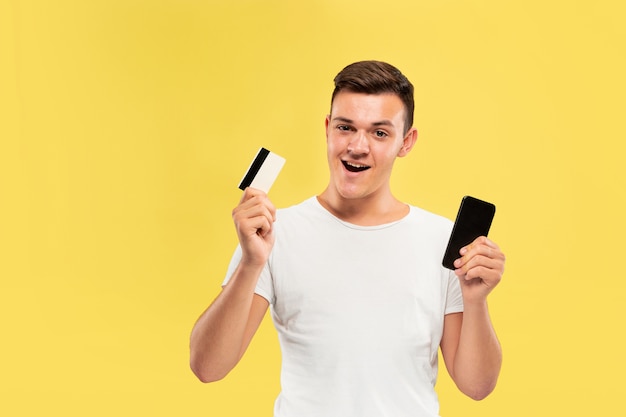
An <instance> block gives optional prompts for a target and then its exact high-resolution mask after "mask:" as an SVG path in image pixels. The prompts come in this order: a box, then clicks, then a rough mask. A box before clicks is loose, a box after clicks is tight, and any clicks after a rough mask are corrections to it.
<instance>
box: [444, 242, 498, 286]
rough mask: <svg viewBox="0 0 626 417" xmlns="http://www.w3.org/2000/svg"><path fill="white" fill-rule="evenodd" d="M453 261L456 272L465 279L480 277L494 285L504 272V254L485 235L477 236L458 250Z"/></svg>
mask: <svg viewBox="0 0 626 417" xmlns="http://www.w3.org/2000/svg"><path fill="white" fill-rule="evenodd" d="M460 254H461V257H460V258H459V259H457V260H456V261H455V262H454V266H455V267H456V268H457V269H456V271H455V272H456V274H457V275H459V276H464V278H465V280H472V279H476V278H480V279H482V280H483V281H485V283H486V284H488V285H490V286H491V285H496V284H497V283H498V282H499V281H500V279H501V278H502V274H503V273H504V263H505V256H504V253H502V251H501V250H500V248H499V247H498V245H497V244H495V243H494V242H493V241H491V240H489V239H487V238H486V237H485V236H481V237H478V238H477V239H476V240H474V241H473V242H472V243H471V244H469V245H468V246H465V247H464V248H462V249H461V251H460Z"/></svg>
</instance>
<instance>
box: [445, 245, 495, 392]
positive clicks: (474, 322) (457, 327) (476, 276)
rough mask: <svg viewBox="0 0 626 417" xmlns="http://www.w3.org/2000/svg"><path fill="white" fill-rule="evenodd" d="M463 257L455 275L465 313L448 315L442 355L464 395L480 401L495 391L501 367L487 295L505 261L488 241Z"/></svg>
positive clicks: (459, 260) (464, 253)
mask: <svg viewBox="0 0 626 417" xmlns="http://www.w3.org/2000/svg"><path fill="white" fill-rule="evenodd" d="M461 255H462V257H461V258H459V259H457V261H456V262H455V267H456V268H457V269H456V271H455V273H456V274H457V276H458V277H459V281H460V284H461V292H462V294H463V304H464V311H463V313H455V314H448V315H446V317H445V319H444V331H443V337H442V340H441V352H442V356H443V358H444V361H445V363H446V368H447V369H448V372H449V373H450V376H451V377H452V379H453V380H454V382H455V384H456V385H457V387H458V388H459V389H460V390H461V392H463V393H464V394H466V395H468V396H469V397H471V398H473V399H475V400H481V399H483V398H485V397H486V396H487V395H489V394H490V393H491V391H493V389H494V388H495V386H496V381H497V379H498V375H499V374H500V368H501V365H502V350H501V348H500V343H499V342H498V338H497V337H496V333H495V330H494V328H493V325H492V323H491V319H490V317H489V309H488V307H487V295H488V294H489V293H490V292H491V290H493V288H494V287H495V286H496V285H497V284H498V283H499V282H500V280H501V278H502V274H503V273H504V262H505V257H504V254H503V253H502V252H501V251H500V248H499V247H498V246H497V245H496V244H495V243H493V242H492V241H490V240H489V239H487V238H486V237H479V238H478V239H476V240H475V241H474V242H473V243H472V244H470V245H469V246H467V247H465V248H463V249H461Z"/></svg>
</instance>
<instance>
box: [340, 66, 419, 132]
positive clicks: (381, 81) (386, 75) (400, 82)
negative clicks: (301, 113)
mask: <svg viewBox="0 0 626 417" xmlns="http://www.w3.org/2000/svg"><path fill="white" fill-rule="evenodd" d="M334 81H335V90H334V91H333V95H332V98H331V101H330V105H331V107H332V104H333V101H334V100H335V96H336V95H337V94H338V93H339V92H340V91H343V90H345V91H350V92H353V93H363V94H384V93H392V94H396V95H397V96H398V97H400V100H402V103H403V104H404V109H405V113H406V114H405V118H404V123H405V126H404V133H405V134H406V132H408V131H409V129H410V128H411V127H412V126H413V113H414V110H415V102H414V99H413V84H411V82H410V81H409V80H408V79H407V78H406V77H405V76H404V74H402V73H401V72H400V70H399V69H397V68H396V67H394V66H393V65H390V64H387V63H386V62H381V61H360V62H355V63H353V64H350V65H348V66H347V67H345V68H344V69H342V70H341V72H339V74H337V76H336V77H335V80H334Z"/></svg>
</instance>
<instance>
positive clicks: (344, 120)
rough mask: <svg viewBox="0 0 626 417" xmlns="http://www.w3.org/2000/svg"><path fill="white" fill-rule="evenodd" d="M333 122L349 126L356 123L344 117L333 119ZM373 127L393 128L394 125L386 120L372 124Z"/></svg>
mask: <svg viewBox="0 0 626 417" xmlns="http://www.w3.org/2000/svg"><path fill="white" fill-rule="evenodd" d="M332 121H333V122H341V123H347V124H354V121H353V120H352V119H348V118H347V117H342V116H337V117H333V118H332ZM372 126H391V127H393V123H392V122H391V120H387V119H384V120H380V121H378V122H374V123H372Z"/></svg>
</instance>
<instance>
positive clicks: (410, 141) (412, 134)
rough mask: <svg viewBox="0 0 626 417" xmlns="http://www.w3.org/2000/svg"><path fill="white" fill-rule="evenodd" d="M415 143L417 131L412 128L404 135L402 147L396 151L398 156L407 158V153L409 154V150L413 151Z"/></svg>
mask: <svg viewBox="0 0 626 417" xmlns="http://www.w3.org/2000/svg"><path fill="white" fill-rule="evenodd" d="M415 142H417V129H416V128H414V127H412V128H410V129H409V131H408V132H406V135H404V139H403V140H402V147H401V148H400V150H399V151H398V156H399V157H403V156H407V155H408V153H409V152H411V149H413V146H414V145H415Z"/></svg>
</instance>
